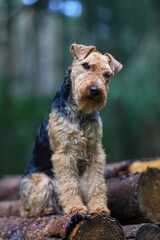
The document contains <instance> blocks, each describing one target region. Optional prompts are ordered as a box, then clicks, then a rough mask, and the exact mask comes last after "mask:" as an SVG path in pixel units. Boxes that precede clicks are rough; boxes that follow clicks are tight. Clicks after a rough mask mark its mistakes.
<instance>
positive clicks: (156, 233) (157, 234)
mask: <svg viewBox="0 0 160 240" xmlns="http://www.w3.org/2000/svg"><path fill="white" fill-rule="evenodd" d="M123 231H124V234H125V237H126V239H135V240H158V239H160V228H159V227H158V226H157V225H155V224H152V223H143V224H137V225H126V226H123Z"/></svg>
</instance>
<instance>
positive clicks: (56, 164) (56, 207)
mask: <svg viewBox="0 0 160 240" xmlns="http://www.w3.org/2000/svg"><path fill="white" fill-rule="evenodd" d="M70 50H71V52H72V54H73V57H74V60H73V63H72V67H71V68H69V69H68V72H67V76H66V77H65V79H64V81H63V82H62V84H61V86H60V88H59V90H58V92H57V94H56V96H55V97H54V99H53V102H52V104H51V106H50V110H49V113H48V115H47V116H46V118H45V119H44V121H43V123H42V125H41V126H40V127H39V129H38V133H37V137H36V140H35V145H34V149H33V153H32V156H31V159H30V162H29V164H28V167H27V169H26V171H25V174H24V178H23V180H22V183H21V189H20V192H21V200H22V210H21V216H23V217H30V216H38V215H42V214H49V213H54V214H56V213H58V214H62V213H63V214H70V213H72V212H80V213H82V214H86V213H95V212H98V213H101V212H104V213H106V214H109V209H108V207H107V196H106V190H107V189H106V185H105V181H104V177H103V169H104V164H105V160H106V155H105V153H104V150H103V147H102V122H101V118H100V115H99V112H98V110H100V109H101V108H102V107H103V106H104V105H105V103H106V99H107V93H108V91H109V87H108V84H109V79H110V76H111V75H114V74H115V73H117V72H119V71H120V70H121V68H122V65H121V64H120V63H119V62H118V61H117V60H115V59H114V58H113V57H112V56H111V55H110V54H109V53H105V54H104V55H103V54H101V53H100V52H98V51H96V48H95V47H94V46H85V45H81V44H75V43H74V44H72V45H71V48H70Z"/></svg>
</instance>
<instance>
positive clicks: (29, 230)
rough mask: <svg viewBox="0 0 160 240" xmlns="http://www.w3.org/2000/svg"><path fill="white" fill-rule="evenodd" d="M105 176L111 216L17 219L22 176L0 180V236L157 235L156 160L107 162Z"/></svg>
mask: <svg viewBox="0 0 160 240" xmlns="http://www.w3.org/2000/svg"><path fill="white" fill-rule="evenodd" d="M104 176H105V180H106V184H107V187H108V194H107V195H108V206H109V209H110V210H111V217H109V216H106V215H104V214H101V215H98V214H92V215H85V216H84V215H81V214H79V213H76V214H71V215H67V216H62V215H52V216H43V217H39V218H28V219H24V218H21V217H20V216H19V214H20V207H21V202H20V200H19V185H20V181H21V178H22V177H21V176H5V177H3V178H1V179H0V239H76V240H79V239H84V240H85V239H95V240H96V239H102V240H103V239H104V240H105V239H106V240H112V239H113V240H116V239H117V240H121V239H128V240H129V239H130V240H131V239H132V240H142V239H144V240H148V239H152V240H157V239H160V226H159V224H160V158H157V159H141V160H132V161H123V162H120V163H115V164H108V165H106V167H105V172H104ZM115 219H118V220H115ZM119 222H120V224H119Z"/></svg>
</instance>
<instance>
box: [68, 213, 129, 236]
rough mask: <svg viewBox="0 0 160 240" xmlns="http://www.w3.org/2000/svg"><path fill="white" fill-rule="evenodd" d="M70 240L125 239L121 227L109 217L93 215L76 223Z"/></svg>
mask: <svg viewBox="0 0 160 240" xmlns="http://www.w3.org/2000/svg"><path fill="white" fill-rule="evenodd" d="M69 239H70V240H81V239H84V240H87V239H92V240H99V239H101V240H121V239H125V237H124V234H123V230H122V227H121V226H120V225H119V224H118V222H117V221H116V220H114V219H113V218H111V217H107V216H101V215H93V216H91V218H89V219H87V220H84V221H82V222H80V223H79V224H77V225H76V227H75V228H74V229H73V230H72V231H71V233H70V236H69Z"/></svg>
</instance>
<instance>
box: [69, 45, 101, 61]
mask: <svg viewBox="0 0 160 240" xmlns="http://www.w3.org/2000/svg"><path fill="white" fill-rule="evenodd" d="M70 51H71V52H72V53H73V56H74V58H75V59H78V60H83V59H84V58H86V57H87V56H88V55H89V54H90V53H91V52H95V51H96V48H95V47H94V46H85V45H82V44H76V43H73V44H72V45H71V47H70Z"/></svg>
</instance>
